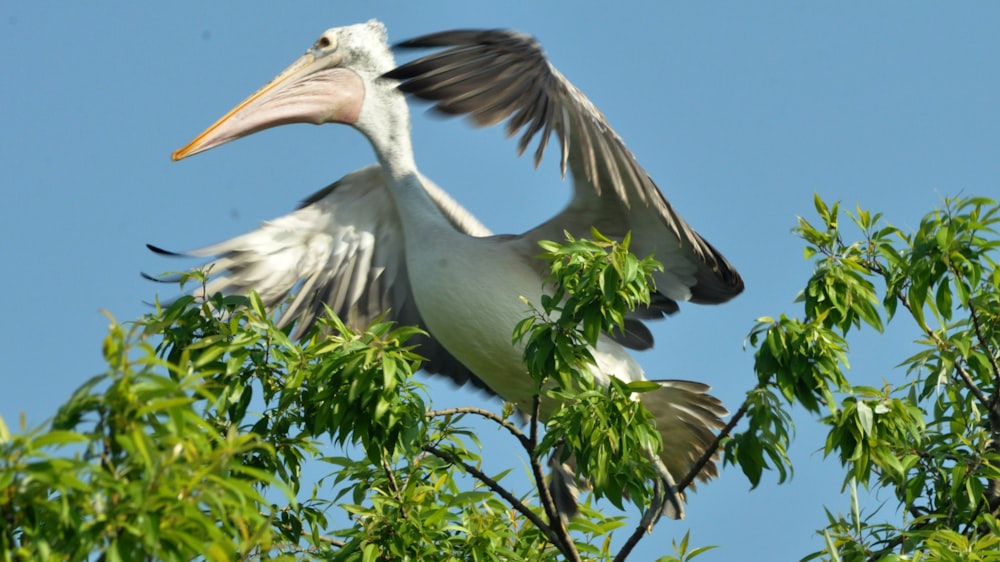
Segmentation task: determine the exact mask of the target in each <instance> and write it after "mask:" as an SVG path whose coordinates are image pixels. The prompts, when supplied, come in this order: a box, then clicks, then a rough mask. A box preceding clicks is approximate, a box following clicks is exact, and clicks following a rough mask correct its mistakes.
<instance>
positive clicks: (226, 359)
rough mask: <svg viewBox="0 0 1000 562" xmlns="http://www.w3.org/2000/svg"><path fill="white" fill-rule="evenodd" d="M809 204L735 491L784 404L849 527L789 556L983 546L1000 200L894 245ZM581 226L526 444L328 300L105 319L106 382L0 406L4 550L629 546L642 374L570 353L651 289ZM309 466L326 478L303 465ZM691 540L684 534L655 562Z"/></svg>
mask: <svg viewBox="0 0 1000 562" xmlns="http://www.w3.org/2000/svg"><path fill="white" fill-rule="evenodd" d="M814 203H815V208H816V212H817V215H818V218H819V220H818V222H817V223H816V224H813V223H812V222H810V221H808V220H805V219H800V220H799V224H798V227H797V228H796V232H797V234H798V235H799V236H800V237H801V238H802V239H803V240H804V241H805V243H806V249H805V257H806V259H809V260H812V261H813V263H814V270H813V274H812V276H811V277H810V278H809V279H808V280H807V281H806V282H805V288H804V289H803V290H802V292H801V293H800V294H799V295H798V299H797V302H798V303H799V304H801V306H802V310H801V314H800V315H791V314H785V315H778V316H775V317H764V318H760V319H759V320H758V322H757V323H756V325H755V326H754V327H753V328H752V329H751V331H750V333H749V336H748V338H747V342H748V344H749V345H750V346H752V347H753V348H754V350H755V351H754V354H755V372H756V376H757V378H756V385H755V386H753V388H751V389H750V390H749V391H748V392H747V398H746V401H745V402H744V403H743V404H742V405H741V406H740V407H739V408H738V409H737V410H736V412H735V414H734V415H733V417H732V419H731V421H730V422H729V424H728V425H727V427H726V428H725V429H724V430H723V431H722V433H721V435H720V436H719V440H718V445H719V446H720V447H723V448H724V451H725V456H724V460H725V462H726V463H729V464H733V465H736V466H739V467H740V469H741V470H742V471H743V472H744V474H745V475H746V476H747V478H748V480H749V482H750V483H751V485H753V486H756V485H757V484H759V482H760V481H761V479H762V478H763V475H764V472H765V470H770V471H774V472H776V474H777V478H778V480H779V482H780V481H784V480H786V479H787V478H789V477H790V476H791V474H792V466H791V463H790V462H789V458H788V455H787V451H788V447H789V446H790V444H791V439H792V436H793V435H794V427H793V426H792V422H791V419H792V418H791V415H790V413H789V409H790V408H791V407H793V406H794V405H799V406H801V407H802V408H803V409H804V410H805V411H806V412H809V413H811V414H813V415H815V416H816V417H817V418H818V421H819V422H820V423H822V424H825V426H826V427H827V428H828V430H829V431H828V434H827V438H826V441H825V443H823V444H822V448H823V450H824V452H825V453H826V454H827V455H829V456H832V457H834V458H836V459H838V460H839V461H840V463H841V464H842V465H843V467H844V486H845V488H847V489H850V491H851V498H852V502H851V505H850V506H849V507H848V509H847V510H846V511H847V514H846V515H844V514H840V513H837V512H835V511H831V510H829V509H827V511H826V526H825V528H824V529H822V530H820V531H819V534H820V536H822V538H823V540H824V541H825V545H826V547H825V548H824V549H823V550H822V551H820V552H816V553H813V554H810V555H808V556H806V558H805V559H825V560H836V561H839V560H851V561H855V560H914V561H915V560H1000V545H998V541H1000V539H997V537H998V536H1000V524H998V521H997V515H998V510H1000V366H998V363H1000V272H998V271H997V267H996V263H997V254H998V252H997V249H998V247H1000V237H998V235H997V232H996V228H997V223H998V221H1000V207H998V205H997V204H996V203H995V202H994V201H991V200H988V199H984V198H962V199H949V200H946V201H945V202H944V205H943V206H942V208H941V209H938V210H936V211H934V212H933V213H930V214H928V215H927V216H926V217H925V218H924V219H923V220H922V221H921V222H920V225H919V227H918V228H917V229H916V230H915V231H914V232H912V233H908V232H904V231H902V230H901V229H898V228H896V227H894V226H891V225H889V224H886V223H884V222H883V219H882V216H881V215H879V214H873V213H870V212H868V211H864V210H862V209H860V208H858V209H856V210H855V211H854V212H853V213H842V212H841V210H840V206H839V204H834V205H829V204H827V203H826V202H824V201H823V200H821V199H820V198H819V197H818V196H817V197H816V198H815V201H814ZM845 215H846V216H847V217H848V218H849V219H850V221H849V223H850V224H853V226H854V227H855V228H856V229H857V232H858V233H859V235H858V237H857V238H858V239H857V240H856V241H854V242H850V243H849V242H847V241H845V235H844V232H843V230H842V228H841V222H842V219H843V216H845ZM594 237H595V240H594V241H586V240H572V239H570V240H569V241H568V243H567V244H561V245H560V244H552V243H547V244H546V245H545V246H544V247H543V250H544V251H545V257H546V258H547V259H548V260H549V261H550V264H551V266H552V270H553V277H552V279H551V280H550V281H551V283H552V286H553V287H554V288H555V293H554V295H553V296H552V297H551V298H548V299H546V300H545V301H544V302H542V303H541V305H542V306H541V308H540V309H539V310H536V311H534V314H533V315H532V316H531V317H530V318H527V319H525V320H524V322H522V323H520V324H519V325H518V327H517V330H516V332H515V334H513V336H514V338H515V340H514V341H515V342H520V343H521V344H523V345H524V347H525V359H526V365H527V367H528V371H529V372H530V373H531V376H533V377H534V380H535V383H536V388H537V390H538V393H537V398H536V400H535V403H534V412H530V413H534V414H536V415H535V416H533V418H534V419H537V413H538V409H539V408H540V407H541V405H542V404H543V403H545V404H546V407H548V406H549V404H555V405H558V407H554V408H553V412H552V415H551V417H550V420H549V423H548V428H547V432H545V433H544V435H542V433H541V431H540V427H539V426H538V424H537V422H532V423H530V424H529V425H528V427H527V430H526V431H525V430H522V428H521V427H520V426H519V425H517V424H515V423H512V422H511V420H510V419H509V418H510V417H511V416H512V415H513V413H514V408H513V407H512V406H510V405H507V406H505V407H504V410H503V412H502V413H501V414H498V413H495V412H492V411H489V410H484V409H479V408H454V409H448V410H434V409H430V408H431V406H430V399H429V397H428V396H427V393H426V391H425V390H424V388H423V387H422V386H421V385H420V384H419V383H417V382H416V381H414V380H413V379H412V374H413V372H414V371H415V370H416V369H417V368H418V367H419V364H420V357H419V356H418V355H417V354H416V353H415V350H414V349H411V348H410V347H409V346H408V345H407V343H406V342H407V340H408V338H409V337H410V336H412V335H413V334H414V333H416V331H415V330H414V329H413V328H408V327H395V326H392V325H391V324H389V323H386V322H381V321H376V322H375V323H374V324H373V325H372V326H369V327H368V328H367V329H364V330H352V329H350V328H348V327H347V326H345V325H344V324H343V323H342V322H340V321H339V320H338V319H336V318H335V317H333V316H332V315H330V317H329V318H328V319H326V320H324V321H322V322H320V323H318V325H317V326H316V327H315V328H314V329H313V330H312V331H310V333H309V334H308V335H307V337H306V338H305V339H304V340H302V341H292V340H291V339H290V338H289V337H288V331H287V330H279V329H277V328H276V327H275V325H274V323H273V322H272V321H271V319H270V318H269V317H268V311H266V310H264V307H263V305H262V303H261V301H260V299H259V298H257V297H256V295H254V294H251V295H249V296H248V297H239V296H222V295H202V296H201V297H200V298H194V297H190V296H187V297H182V298H180V299H178V300H177V301H176V302H174V303H172V304H170V305H169V306H165V307H157V309H156V310H155V312H153V313H151V314H149V315H147V316H146V317H144V318H142V319H140V320H138V321H136V322H134V323H130V324H126V325H122V324H119V323H117V322H116V321H114V320H113V319H112V321H111V325H110V328H109V331H108V335H107V337H106V338H105V340H104V343H103V351H104V358H105V360H106V362H107V365H108V367H107V370H106V371H105V372H104V373H102V374H101V375H98V376H96V377H94V378H92V379H90V380H88V381H86V382H85V383H84V384H83V385H81V387H80V388H79V389H77V391H76V392H75V393H74V394H73V395H72V396H71V397H70V398H69V399H68V400H67V401H66V403H65V404H64V405H63V406H62V407H61V408H60V409H59V411H58V412H57V414H56V415H55V417H54V418H53V420H52V422H51V423H50V424H49V425H48V426H46V427H40V428H27V427H25V426H24V423H23V422H22V424H21V427H20V429H19V431H16V432H12V431H11V430H10V428H9V427H8V426H7V425H6V423H5V422H3V420H2V419H0V453H2V454H0V517H2V519H3V525H0V557H2V559H3V560H28V559H45V560H49V559H63V560H84V559H91V558H95V557H97V556H100V557H101V559H108V560H147V559H157V560H159V559H162V560H187V559H192V558H202V559H207V560H233V559H279V560H280V559H300V558H321V559H334V560H350V561H355V560H360V561H365V562H367V561H375V560H424V559H445V560H483V561H486V560H538V559H544V558H552V557H562V558H565V559H567V560H584V559H586V560H612V559H613V560H624V559H625V558H626V557H627V556H628V554H629V552H630V551H631V549H632V547H634V545H635V543H636V541H638V540H639V539H640V538H641V537H642V536H644V535H645V534H646V529H645V528H644V527H643V526H639V527H638V528H636V529H634V530H633V531H632V532H631V534H629V535H628V539H627V540H626V543H625V545H624V546H623V547H622V548H621V549H620V550H619V551H618V552H613V551H612V548H611V544H612V541H611V537H612V534H613V533H614V532H615V531H617V530H622V528H623V527H624V525H625V519H624V518H623V517H622V516H621V515H607V514H604V513H603V512H602V511H599V510H597V509H595V508H594V506H593V505H592V503H591V502H592V501H594V500H596V499H600V498H607V499H608V500H609V503H611V504H613V505H615V506H623V505H624V501H623V500H625V499H626V498H627V499H629V500H630V501H631V502H633V503H635V504H636V505H637V506H638V507H639V509H642V508H644V507H645V506H647V505H649V503H650V501H651V498H652V494H653V488H652V487H651V484H650V477H651V475H652V474H653V473H652V471H651V467H650V466H649V460H648V456H647V454H646V452H647V451H648V450H656V448H657V447H659V446H660V443H659V434H658V433H657V432H656V431H655V430H653V429H652V422H651V418H650V416H649V413H648V412H646V411H645V410H644V409H643V408H642V407H641V406H640V405H639V403H638V401H636V400H633V399H632V396H633V394H634V393H638V392H643V391H646V390H649V389H650V386H649V385H648V384H644V383H633V384H624V383H613V384H611V385H609V386H608V387H607V388H605V387H604V386H603V385H596V384H595V383H594V378H593V374H594V368H595V367H594V365H593V358H592V357H591V356H590V354H589V352H588V351H587V348H588V346H589V345H592V344H593V343H594V342H595V341H596V339H597V338H598V337H599V334H600V333H602V332H609V331H614V330H621V329H622V322H623V319H624V315H625V314H626V312H627V311H628V310H630V309H631V308H633V307H635V306H637V305H641V304H642V303H646V302H648V299H649V294H650V293H649V287H650V283H651V280H650V277H649V276H650V274H651V273H652V272H653V271H655V269H656V267H658V266H657V264H656V263H655V262H654V261H652V260H651V259H638V258H636V257H635V256H632V255H631V254H629V253H628V251H627V248H628V240H627V239H626V240H624V241H623V242H622V243H615V242H612V241H610V240H607V239H605V238H603V237H601V236H600V235H599V234H597V233H594ZM192 277H193V279H194V280H195V281H199V282H204V275H203V274H193V275H192ZM900 328H902V329H903V330H906V331H907V332H906V333H912V334H914V336H915V337H916V342H915V344H914V346H915V347H914V349H915V352H914V353H912V354H911V355H910V356H909V357H905V356H901V361H900V365H901V366H902V367H904V368H905V370H906V373H907V375H906V378H905V380H903V381H902V382H899V383H892V382H888V381H886V382H884V383H883V385H882V387H881V388H876V387H874V386H872V385H871V384H870V383H869V384H866V385H859V384H855V383H853V382H852V377H848V373H849V371H848V368H849V363H848V358H849V353H850V347H849V344H850V342H851V341H852V338H856V337H869V338H871V337H880V334H883V333H884V332H887V331H889V330H896V329H900ZM862 368H863V367H862ZM853 378H855V379H856V378H857V377H853ZM469 416H476V417H480V418H483V419H485V420H487V421H488V422H489V423H492V424H495V425H496V426H497V427H498V428H501V429H502V430H503V433H505V434H507V435H509V436H510V438H511V439H513V440H515V442H517V443H518V444H520V446H521V447H522V448H523V449H524V451H525V455H526V458H527V459H528V460H529V464H530V465H531V472H532V477H533V479H534V484H535V486H536V489H535V491H534V492H532V493H529V494H527V495H525V496H522V497H517V496H515V495H514V494H513V493H512V492H510V491H509V490H508V489H507V488H505V486H504V485H503V479H504V477H505V476H506V475H507V473H508V472H509V471H502V472H500V473H498V474H488V473H487V472H486V471H485V469H484V468H483V463H482V458H481V456H480V451H481V447H480V443H479V441H478V439H477V437H476V433H475V432H474V431H473V430H471V429H469V428H467V427H465V426H463V425H462V423H463V420H466V419H467V418H468V417H469ZM740 424H742V425H740ZM737 429H738V431H736V430H737ZM329 442H332V443H333V444H335V445H338V446H341V449H339V452H338V455H337V456H331V455H330V454H329V452H328V447H327V446H326V445H327V443H329ZM553 451H556V452H557V454H560V455H562V458H564V459H565V458H569V456H571V455H572V456H573V458H574V460H575V461H576V462H577V465H578V466H579V467H580V469H581V472H583V473H585V474H587V475H588V476H589V477H590V480H591V484H592V486H593V493H592V495H591V496H590V498H589V501H587V502H585V503H584V504H583V505H582V506H581V516H580V517H577V518H575V519H573V520H572V521H570V522H568V525H564V524H563V522H562V521H561V520H560V519H559V516H558V515H557V514H556V513H555V508H554V505H553V503H552V499H551V498H550V497H548V492H547V488H546V487H545V485H544V475H543V472H542V468H541V461H542V460H543V459H544V458H545V457H546V456H547V455H548V454H549V453H551V452H553ZM710 453H711V451H710ZM317 466H320V467H323V468H322V469H321V470H320V472H322V473H323V476H321V477H314V476H310V475H309V473H310V471H312V474H315V472H316V470H317V469H316V467H317ZM691 477H692V475H688V477H686V478H684V479H682V480H679V481H678V487H679V488H681V489H683V488H684V486H686V485H687V484H688V483H690V479H691ZM858 486H861V487H865V488H869V489H875V490H882V491H884V492H887V493H888V494H887V495H888V497H892V498H894V499H895V503H896V506H895V507H896V509H895V510H894V509H891V508H890V509H883V510H882V511H880V512H875V513H865V512H864V511H863V510H862V509H861V507H860V505H861V504H860V502H859V500H858V492H857V488H858ZM882 496H883V497H885V496H886V494H885V493H883V494H882ZM345 520H346V521H348V523H347V526H346V528H336V527H335V525H340V524H341V523H340V522H342V521H345ZM710 548H712V547H691V546H690V545H689V541H688V536H687V535H685V536H684V538H683V539H682V540H681V541H680V542H679V543H675V544H674V545H673V550H674V552H673V554H672V555H666V556H663V557H662V558H661V559H660V561H661V562H673V561H687V560H691V559H692V558H695V557H697V556H699V555H701V554H703V553H704V552H706V551H708V550H709V549H710Z"/></svg>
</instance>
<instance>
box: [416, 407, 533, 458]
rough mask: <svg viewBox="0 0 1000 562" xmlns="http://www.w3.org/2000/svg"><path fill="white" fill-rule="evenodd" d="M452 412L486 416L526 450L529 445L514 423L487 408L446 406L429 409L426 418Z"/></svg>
mask: <svg viewBox="0 0 1000 562" xmlns="http://www.w3.org/2000/svg"><path fill="white" fill-rule="evenodd" d="M452 414H474V415H477V416H480V417H483V418H486V419H488V420H490V421H493V422H496V424H497V425H499V426H500V427H502V428H504V429H506V430H507V431H508V432H510V434H511V435H513V436H514V437H515V438H517V440H518V441H520V442H521V446H522V447H524V448H525V450H527V449H528V447H529V446H530V445H531V443H530V442H529V441H528V438H527V437H526V436H525V435H524V432H523V431H521V430H520V429H519V428H518V427H517V426H516V425H514V424H513V423H511V422H510V421H508V420H507V419H506V418H504V417H502V416H500V415H498V414H495V413H493V412H491V411H489V410H484V409H483V408H472V407H464V408H447V409H444V410H431V411H429V412H427V414H426V416H427V417H428V418H435V417H443V416H450V415H452Z"/></svg>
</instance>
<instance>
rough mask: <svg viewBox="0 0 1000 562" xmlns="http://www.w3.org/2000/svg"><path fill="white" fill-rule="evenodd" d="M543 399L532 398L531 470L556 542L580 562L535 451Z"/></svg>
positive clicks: (569, 556) (569, 557) (530, 431)
mask: <svg viewBox="0 0 1000 562" xmlns="http://www.w3.org/2000/svg"><path fill="white" fill-rule="evenodd" d="M541 403H542V399H541V397H540V396H539V395H538V394H535V395H534V396H533V397H532V400H531V423H530V425H529V426H528V428H529V429H528V432H529V436H528V442H529V448H528V458H529V459H530V461H531V472H532V474H533V475H534V477H535V486H536V487H537V488H538V498H539V500H540V501H541V504H542V509H544V510H545V515H546V516H548V518H549V528H550V529H551V530H552V532H553V533H554V534H555V536H556V538H557V540H556V541H554V544H555V545H556V546H557V547H559V550H560V551H562V553H563V555H565V556H566V558H568V559H569V560H571V561H573V562H580V553H579V552H577V550H576V544H575V543H573V539H572V538H571V537H570V536H569V531H568V530H567V529H566V525H564V524H563V521H562V516H560V515H559V512H558V510H556V502H555V500H553V499H552V493H551V492H550V491H549V487H548V486H546V485H545V473H544V472H542V463H541V460H540V459H539V458H538V455H537V454H535V452H536V451H537V450H538V426H539V422H538V411H539V409H540V408H541Z"/></svg>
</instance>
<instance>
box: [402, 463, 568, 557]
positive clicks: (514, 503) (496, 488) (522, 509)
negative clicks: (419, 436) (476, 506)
mask: <svg viewBox="0 0 1000 562" xmlns="http://www.w3.org/2000/svg"><path fill="white" fill-rule="evenodd" d="M421 449H423V450H424V451H426V452H428V453H430V454H432V455H434V456H435V457H438V458H439V459H442V460H444V461H445V462H449V463H451V464H454V465H458V466H461V467H462V468H463V469H465V471H466V472H468V473H469V474H471V475H472V476H473V477H475V478H476V479H477V480H479V481H480V482H482V483H483V484H485V485H486V487H487V488H489V489H490V490H493V492H495V493H496V494H497V495H499V496H500V497H502V498H503V499H504V500H506V501H507V503H509V504H510V506H511V507H513V508H514V509H515V510H516V511H517V512H518V513H520V514H521V515H523V516H525V517H526V518H527V519H528V520H529V521H531V522H532V523H533V524H534V525H535V526H536V527H538V529H539V530H540V531H541V532H542V533H544V534H545V536H546V537H547V538H548V539H549V541H550V542H551V543H552V544H554V545H556V546H558V545H559V537H558V536H557V535H556V533H555V532H554V531H553V530H552V528H551V527H550V526H548V525H546V524H545V522H544V521H542V519H541V518H540V517H538V515H537V514H536V513H535V512H534V511H531V510H530V509H528V506H526V505H524V503H523V502H521V500H519V499H517V498H516V497H514V494H511V493H510V492H509V491H508V490H507V489H506V488H504V487H503V486H501V485H500V483H499V482H497V481H496V480H494V479H492V478H490V477H489V476H487V475H486V473H485V472H483V471H481V470H479V469H478V468H476V467H474V466H472V465H471V464H469V463H467V462H465V461H463V460H461V459H459V458H456V457H455V456H454V455H452V454H451V453H449V452H447V451H444V450H442V449H439V448H437V447H435V446H434V445H424V446H423V447H421Z"/></svg>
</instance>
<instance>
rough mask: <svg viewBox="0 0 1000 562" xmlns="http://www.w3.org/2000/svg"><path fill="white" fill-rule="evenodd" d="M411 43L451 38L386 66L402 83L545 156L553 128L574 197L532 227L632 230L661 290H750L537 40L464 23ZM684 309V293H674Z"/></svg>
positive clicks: (695, 298) (547, 231) (551, 234)
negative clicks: (660, 268)
mask: <svg viewBox="0 0 1000 562" xmlns="http://www.w3.org/2000/svg"><path fill="white" fill-rule="evenodd" d="M398 47H403V48H425V47H446V48H445V49H444V50H441V51H438V52H436V53H434V54H431V55H428V56H425V57H423V58H420V59H417V60H415V61H413V62H410V63H407V64H404V65H402V66H400V67H398V68H396V69H394V70H392V71H390V72H389V73H387V74H386V77H387V78H392V79H396V80H400V81H401V83H400V86H399V87H400V89H402V90H403V91H405V92H408V93H411V94H413V95H415V96H417V97H420V98H423V99H425V100H429V101H432V102H435V105H434V107H435V109H437V110H439V111H441V112H443V113H446V114H451V115H461V114H464V115H468V116H469V117H470V119H471V120H472V121H473V122H474V123H476V124H477V125H480V126H490V125H495V124H498V123H500V122H502V121H505V120H506V121H507V127H506V128H507V133H508V135H509V136H515V135H518V134H520V139H519V140H518V151H519V153H523V152H524V151H525V150H526V149H527V148H528V146H529V144H530V143H531V142H532V139H535V138H537V139H538V141H537V146H536V148H535V151H534V159H535V163H536V165H537V164H538V162H540V160H541V158H542V156H543V154H544V153H545V150H546V148H547V147H548V140H549V138H550V136H551V135H553V134H554V135H555V136H556V137H557V138H558V139H559V144H560V149H561V150H560V164H561V167H562V170H563V173H564V174H565V172H566V168H567V166H568V167H569V170H570V172H571V173H572V176H573V182H574V196H573V200H572V201H571V202H570V204H569V206H568V207H567V208H566V209H564V210H563V211H562V212H560V213H559V214H558V215H556V216H555V217H553V218H552V219H550V220H549V221H547V222H546V223H543V224H542V225H540V226H539V227H537V228H536V229H534V230H532V231H531V232H529V233H527V234H526V235H525V236H526V238H527V239H528V240H530V241H531V242H534V241H537V240H541V239H546V238H548V239H561V237H562V232H563V231H564V230H568V231H570V232H571V233H573V234H574V235H587V234H589V230H590V228H591V227H597V228H598V229H599V230H600V231H601V232H602V233H604V234H605V235H608V236H616V237H620V236H623V235H624V234H625V232H627V231H632V241H633V250H634V251H635V252H636V253H638V254H640V255H648V254H650V253H652V254H654V255H655V257H656V258H657V259H658V260H660V261H661V262H663V264H664V268H665V271H664V272H662V273H661V274H658V275H657V276H656V281H657V290H658V292H659V293H661V294H662V295H663V296H665V297H666V298H667V299H669V300H671V301H681V300H690V301H692V302H697V303H705V304H710V303H721V302H725V301H727V300H729V299H731V298H732V297H734V296H736V295H738V294H739V293H740V292H742V291H743V287H744V285H743V280H742V278H741V277H740V275H739V274H738V273H737V272H736V270H735V268H734V267H733V266H732V265H731V264H730V263H729V262H728V261H727V260H726V258H724V257H723V256H722V254H721V253H719V251H718V250H716V249H715V248H714V247H713V246H712V245H711V244H709V243H708V242H707V241H706V240H704V239H703V238H702V237H701V236H699V235H698V233H697V232H695V231H694V230H693V229H692V228H691V227H690V226H689V225H688V224H687V222H685V221H684V219H683V218H681V216H680V215H679V214H678V213H677V212H676V211H675V210H674V209H673V207H672V206H671V205H670V203H669V202H668V201H667V199H666V198H665V197H664V196H663V194H662V193H661V192H660V190H659V189H658V188H657V186H656V184H654V183H653V181H652V179H650V177H649V175H648V174H647V173H646V171H645V170H644V169H643V168H642V167H641V166H640V165H639V163H638V162H637V161H636V159H635V156H634V155H633V154H632V152H631V151H629V150H628V148H626V147H625V144H624V142H623V141H622V139H621V138H620V137H619V136H618V134H617V133H615V131H614V130H613V129H612V128H611V126H610V125H609V124H608V122H607V120H606V119H605V118H604V115H603V114H601V112H600V111H599V110H598V109H597V108H596V107H595V106H594V104H593V103H591V102H590V100H589V99H587V97H586V96H584V95H583V93H581V92H580V91H579V90H578V89H577V88H576V87H575V86H573V84H571V83H570V82H569V81H568V80H567V79H566V78H565V77H563V75H562V74H560V73H559V71H558V70H556V69H555V68H554V67H553V66H552V65H551V64H550V63H549V61H548V59H547V58H546V56H545V53H544V52H543V51H542V48H541V46H540V45H539V44H538V42H537V41H536V40H535V39H534V38H532V37H530V36H528V35H524V34H522V33H518V32H515V31H508V30H456V31H445V32H441V33H434V34H430V35H424V36H422V37H418V38H415V39H411V40H409V41H404V42H402V43H400V44H399V45H398ZM670 304H671V305H672V307H673V308H674V309H676V303H670Z"/></svg>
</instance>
